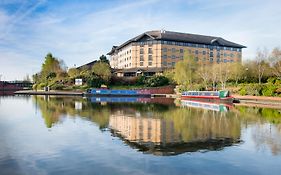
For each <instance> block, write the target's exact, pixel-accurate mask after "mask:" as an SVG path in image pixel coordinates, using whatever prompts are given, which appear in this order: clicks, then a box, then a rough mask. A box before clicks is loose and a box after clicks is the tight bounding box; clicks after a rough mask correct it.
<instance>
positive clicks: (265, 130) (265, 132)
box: [252, 124, 281, 155]
mask: <svg viewBox="0 0 281 175" xmlns="http://www.w3.org/2000/svg"><path fill="white" fill-rule="evenodd" d="M280 128H281V125H280V124H278V125H277V127H273V126H272V124H263V125H256V126H255V127H254V129H253V135H252V136H253V139H254V141H255V144H256V147H257V149H258V150H261V149H263V148H264V146H265V145H267V146H268V147H269V148H270V150H271V152H272V154H273V155H278V154H280V153H281V132H280Z"/></svg>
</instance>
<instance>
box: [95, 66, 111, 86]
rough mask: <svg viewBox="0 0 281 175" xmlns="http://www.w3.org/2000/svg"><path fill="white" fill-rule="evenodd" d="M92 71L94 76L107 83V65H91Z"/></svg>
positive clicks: (109, 76) (108, 70) (108, 77)
mask: <svg viewBox="0 0 281 175" xmlns="http://www.w3.org/2000/svg"><path fill="white" fill-rule="evenodd" d="M92 71H93V73H94V74H95V75H97V76H98V77H100V78H102V79H103V80H104V81H105V82H109V80H110V78H111V69H110V66H109V64H107V63H105V62H97V63H95V64H94V65H93V67H92Z"/></svg>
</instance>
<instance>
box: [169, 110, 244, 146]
mask: <svg viewBox="0 0 281 175" xmlns="http://www.w3.org/2000/svg"><path fill="white" fill-rule="evenodd" d="M164 118H165V119H166V120H169V121H172V122H173V123H174V128H175V129H176V130H177V131H178V132H179V133H180V134H181V136H182V140H183V141H196V140H208V139H213V138H233V139H238V138H239V137H240V134H241V133H240V131H241V128H240V120H239V118H237V117H235V115H234V114H233V113H220V112H215V111H208V110H201V109H193V108H177V109H175V110H173V111H169V112H167V113H166V114H165V115H164Z"/></svg>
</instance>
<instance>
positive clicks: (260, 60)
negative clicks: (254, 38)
mask: <svg viewBox="0 0 281 175" xmlns="http://www.w3.org/2000/svg"><path fill="white" fill-rule="evenodd" d="M267 60H268V52H267V49H266V48H264V49H263V50H260V49H258V50H257V55H256V60H255V64H256V67H257V74H258V79H259V84H261V80H262V78H263V76H264V72H265V70H266V67H267V66H266V61H267Z"/></svg>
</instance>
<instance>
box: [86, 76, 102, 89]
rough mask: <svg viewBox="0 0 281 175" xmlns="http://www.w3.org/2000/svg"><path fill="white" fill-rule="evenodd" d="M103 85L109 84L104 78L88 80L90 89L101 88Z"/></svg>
mask: <svg viewBox="0 0 281 175" xmlns="http://www.w3.org/2000/svg"><path fill="white" fill-rule="evenodd" d="M102 84H107V82H105V81H104V80H103V79H102V78H99V77H93V78H90V79H88V80H87V85H88V86H89V87H95V88H99V87H100V86H101V85H102Z"/></svg>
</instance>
